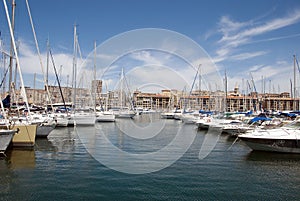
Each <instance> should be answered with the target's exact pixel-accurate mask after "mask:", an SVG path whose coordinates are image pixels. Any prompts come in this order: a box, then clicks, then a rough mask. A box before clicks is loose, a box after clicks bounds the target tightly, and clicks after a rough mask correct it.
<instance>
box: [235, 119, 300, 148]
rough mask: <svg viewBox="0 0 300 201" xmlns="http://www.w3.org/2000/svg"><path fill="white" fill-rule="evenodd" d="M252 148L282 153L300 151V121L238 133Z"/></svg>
mask: <svg viewBox="0 0 300 201" xmlns="http://www.w3.org/2000/svg"><path fill="white" fill-rule="evenodd" d="M238 137H239V138H240V139H241V140H242V141H244V142H245V143H246V144H247V145H248V146H249V147H250V148H251V149H253V150H258V151H271V152H282V153H300V141H299V140H300V121H299V120H298V121H295V122H293V123H291V124H289V125H285V126H283V127H280V128H275V129H255V130H253V131H252V132H249V133H246V134H242V135H238Z"/></svg>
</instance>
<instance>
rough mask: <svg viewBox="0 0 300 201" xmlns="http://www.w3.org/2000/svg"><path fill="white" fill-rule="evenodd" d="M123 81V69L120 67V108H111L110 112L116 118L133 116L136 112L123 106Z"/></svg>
mask: <svg viewBox="0 0 300 201" xmlns="http://www.w3.org/2000/svg"><path fill="white" fill-rule="evenodd" d="M124 82H125V76H124V70H123V68H122V73H121V80H120V108H118V109H117V110H112V112H113V114H114V115H115V116H116V118H133V117H134V116H135V115H136V112H135V111H134V110H132V109H130V108H128V107H125V106H124V102H125V97H123V95H124V94H123V93H124V90H123V88H124V86H123V84H124Z"/></svg>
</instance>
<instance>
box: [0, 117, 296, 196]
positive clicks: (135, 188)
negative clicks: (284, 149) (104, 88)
mask: <svg viewBox="0 0 300 201" xmlns="http://www.w3.org/2000/svg"><path fill="white" fill-rule="evenodd" d="M135 118H136V119H135V120H129V121H128V119H117V122H118V121H119V122H118V123H96V125H95V126H90V127H84V129H82V128H83V127H78V128H74V127H62V128H57V129H55V130H53V131H52V132H51V133H50V134H49V136H48V137H47V138H46V139H45V138H39V139H37V140H36V144H35V147H34V149H30V150H28V149H25V150H22V149H10V150H8V151H7V153H6V154H7V157H5V158H1V160H0V170H1V171H0V174H1V177H0V178H1V189H0V195H1V199H3V200H38V199H41V198H43V200H53V199H55V200H74V199H75V200H178V199H179V200H297V199H298V197H299V196H300V195H299V191H298V189H299V187H300V186H299V184H300V179H299V178H300V175H299V172H300V171H299V162H300V156H299V155H298V154H296V155H295V154H278V153H268V152H253V151H251V149H250V148H249V147H248V146H247V145H246V144H244V143H243V142H242V141H238V142H235V143H234V141H235V138H231V137H229V136H228V135H224V134H221V135H220V136H219V138H218V141H217V144H216V145H215V147H214V149H213V150H212V152H211V153H210V154H209V155H208V156H207V157H206V158H204V159H199V151H200V148H201V146H202V144H203V141H204V139H205V136H206V135H219V134H218V133H214V132H210V131H197V129H196V127H195V125H190V124H188V125H184V126H185V128H184V133H185V134H188V133H187V132H194V133H195V139H194V141H193V143H192V144H191V146H190V147H189V149H188V150H187V152H186V153H185V154H184V155H183V156H182V157H181V158H180V159H179V160H177V161H176V162H174V163H173V164H171V165H170V166H169V167H166V168H164V169H162V170H160V171H157V172H152V173H148V174H126V173H122V172H118V171H115V170H112V169H110V168H108V167H106V166H104V165H103V164H101V163H99V161H97V160H95V158H94V157H93V154H90V153H89V152H88V150H89V151H90V150H91V148H97V146H101V147H98V148H100V150H101V153H102V154H103V156H104V157H105V158H104V159H106V160H113V159H114V157H115V156H113V155H111V152H110V150H109V148H108V147H105V146H104V147H103V146H102V145H101V143H99V144H98V145H97V143H94V144H89V145H88V148H87V147H86V146H87V145H86V144H83V142H84V141H85V139H84V138H83V136H86V135H89V134H92V135H96V136H98V135H99V131H101V130H103V131H105V136H106V137H107V138H108V139H109V140H110V141H111V143H112V144H114V145H115V146H117V147H119V148H120V149H123V150H125V151H128V152H130V153H135V154H141V153H147V152H153V151H155V150H157V149H160V148H162V147H163V146H165V145H166V144H167V143H169V142H170V140H172V139H173V138H174V136H175V134H174V129H175V130H176V129H178V128H179V127H181V126H182V125H181V122H180V121H176V120H169V119H168V120H166V121H165V129H164V131H163V132H162V133H160V134H159V135H157V136H155V137H154V138H152V139H151V140H147V141H145V140H142V141H138V143H137V141H136V140H135V139H133V138H131V137H129V136H127V135H126V134H124V133H122V132H121V131H120V129H119V128H118V124H119V125H120V124H121V123H125V125H129V123H130V121H135V122H136V123H137V124H140V123H143V122H144V121H145V119H147V118H148V117H145V116H144V117H142V116H139V117H135ZM80 132H84V133H80ZM93 133H95V134H93ZM96 136H94V138H95V139H96V138H97V137H96ZM95 142H97V141H95ZM233 143H234V145H233ZM174 154H175V153H174ZM165 157H166V158H165V159H166V160H168V155H165ZM123 162H124V163H123ZM127 162H129V163H130V162H132V163H134V161H130V159H129V161H127ZM127 162H125V161H121V163H120V164H119V165H121V166H122V164H123V165H124V164H125V163H127ZM144 168H147V167H144ZM291 178H293V179H291ZM28 192H30V193H28ZM54 192H55V193H54ZM53 193H54V194H53Z"/></svg>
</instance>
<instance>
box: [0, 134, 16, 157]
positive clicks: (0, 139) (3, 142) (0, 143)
mask: <svg viewBox="0 0 300 201" xmlns="http://www.w3.org/2000/svg"><path fill="white" fill-rule="evenodd" d="M15 133H16V131H15V130H8V129H0V153H4V152H5V151H6V149H7V147H8V146H9V144H10V143H11V140H12V138H13V136H14V134H15Z"/></svg>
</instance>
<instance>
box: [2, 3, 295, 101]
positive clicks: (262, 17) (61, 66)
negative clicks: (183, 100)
mask: <svg viewBox="0 0 300 201" xmlns="http://www.w3.org/2000/svg"><path fill="white" fill-rule="evenodd" d="M28 2H29V5H30V10H31V15H32V18H33V22H34V27H35V31H36V35H37V39H38V43H39V48H40V52H41V56H42V61H43V65H44V68H45V66H46V55H47V46H46V41H47V40H48V39H49V41H50V46H51V52H52V54H53V59H54V60H55V66H56V68H57V70H58V71H59V73H60V78H61V81H62V84H64V85H68V86H69V85H71V84H70V83H71V79H72V78H71V77H72V66H73V49H74V48H73V43H74V42H73V29H74V25H75V24H76V25H77V26H76V27H77V34H78V44H79V47H80V51H79V52H80V54H79V56H78V58H79V59H78V66H80V67H82V69H84V68H85V67H87V65H90V66H92V61H93V51H94V42H95V41H96V44H97V50H96V52H97V57H96V58H97V59H96V60H97V62H96V63H97V69H98V70H99V72H97V74H98V76H99V75H100V74H101V72H102V73H103V72H104V71H103V68H105V67H106V66H105V64H106V65H109V66H110V68H109V70H108V71H109V72H108V73H107V71H106V74H105V75H103V74H102V76H100V78H101V79H105V82H104V83H105V87H106V88H107V89H109V90H112V89H114V88H115V87H116V86H117V80H118V79H119V78H120V76H121V69H123V68H125V75H126V77H127V81H128V83H127V84H129V85H130V86H132V88H134V89H141V90H147V86H149V85H153V86H154V85H155V86H158V85H160V87H161V88H163V87H167V88H177V89H179V90H182V89H184V88H186V84H185V83H187V85H189V87H188V90H190V89H191V88H193V87H194V88H195V87H198V88H203V89H204V88H206V89H210V90H218V89H221V90H222V89H223V90H224V86H221V85H222V83H224V82H223V79H224V77H225V72H226V75H227V79H228V90H233V88H234V87H235V86H238V87H239V88H240V91H244V92H246V91H247V92H248V91H251V90H255V89H256V90H257V92H259V93H261V92H267V93H269V92H270V93H277V92H291V82H292V84H293V87H294V86H296V89H297V91H300V90H298V88H299V86H300V80H299V71H298V70H297V71H296V85H294V74H293V72H294V61H293V55H296V58H297V59H298V58H299V55H300V46H299V44H300V1H299V0H268V1H261V0H251V1H250V0H245V1H240V0H227V1H222V0H187V1H183V0H172V1H171V0H151V1H150V0H124V1H121V0H60V1H59V0H51V1H50V0H43V1H40V0H28ZM16 3H17V6H16V17H15V18H16V19H15V37H16V40H17V44H18V49H19V52H20V53H19V57H20V66H21V68H22V74H23V76H24V82H25V83H24V84H25V86H30V87H33V86H34V75H33V74H34V73H37V79H36V81H35V83H36V84H35V86H43V82H42V81H43V79H44V77H43V74H42V70H41V65H40V63H39V58H38V57H37V50H36V47H35V42H34V38H33V34H32V29H31V25H30V21H29V17H28V11H27V8H26V3H25V0H22V1H20V0H17V1H16ZM7 4H8V6H9V8H10V7H11V1H7ZM0 7H1V8H0V9H1V12H0V31H1V41H2V45H1V49H2V50H4V51H6V52H9V44H10V35H9V30H8V24H7V19H6V16H5V10H4V6H3V3H2V2H1V4H0ZM153 29H155V30H158V32H160V34H162V35H160V36H161V40H160V38H155V36H154V35H155V34H153V33H149V32H151V31H152V30H153ZM155 33H156V32H155ZM135 34H137V35H135ZM151 34H153V35H151ZM146 36H147V37H146ZM124 38H125V39H126V40H128V38H130V41H129V42H128V41H127V42H124V40H125V39H124ZM168 39H170V40H168ZM171 39H172V40H171ZM120 41H121V42H120ZM123 42H124V43H123ZM139 43H143V45H142V47H143V48H144V49H142V50H139V49H137V47H140V46H139V45H140V44H139ZM107 46H109V47H110V49H109V50H108V49H105V48H107ZM153 47H154V49H153ZM126 48H128V49H129V50H130V51H128V52H126V51H125V50H127V49H126ZM117 49H122V50H123V52H122V51H119V52H117V53H118V54H119V55H118V56H114V57H112V54H116V52H113V50H117ZM120 54H121V55H120ZM197 54H198V55H199V58H197V57H196V55H197ZM111 57H112V58H114V60H112V59H111ZM108 58H110V59H108ZM105 59H108V61H109V62H110V63H109V62H103V61H104V60H105ZM1 63H2V65H1V66H0V67H1V68H0V75H1V77H3V74H4V70H3V68H4V67H5V66H6V64H4V63H5V62H4V61H2V62H1ZM199 65H200V66H201V70H199V71H198V73H197V70H198V66H199ZM104 66H105V67H104ZM1 69H2V70H1ZM199 69H200V68H199ZM98 70H97V71H98ZM212 71H214V72H215V73H211V72H212ZM145 72H148V73H145ZM200 72H201V73H200ZM90 73H91V72H90ZM78 74H79V75H85V79H86V80H91V76H93V73H91V74H88V73H86V74H85V73H83V70H78ZM175 74H176V75H175ZM212 74H214V75H213V76H211V75H212ZM199 75H202V76H203V80H202V81H201V82H199V81H196V82H195V83H194V80H195V79H196V77H197V76H199ZM82 77H84V76H82ZM82 77H81V78H82ZM141 77H142V78H143V79H140V78H141ZM199 77H200V76H199ZM252 79H253V82H254V85H255V89H254V86H253V85H252ZM78 80H79V81H78V83H80V78H78ZM216 80H217V81H216ZM181 81H182V82H181ZM202 82H203V83H202ZM248 83H249V84H248ZM49 84H56V81H55V78H54V71H53V70H50V77H49ZM119 84H120V83H119ZM250 84H251V85H250ZM249 85H250V86H251V88H249V87H247V86H249ZM131 90H132V89H131ZM299 94H300V93H299V92H297V95H299Z"/></svg>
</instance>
